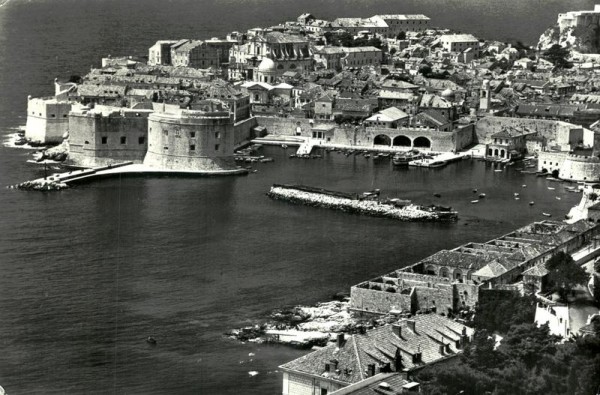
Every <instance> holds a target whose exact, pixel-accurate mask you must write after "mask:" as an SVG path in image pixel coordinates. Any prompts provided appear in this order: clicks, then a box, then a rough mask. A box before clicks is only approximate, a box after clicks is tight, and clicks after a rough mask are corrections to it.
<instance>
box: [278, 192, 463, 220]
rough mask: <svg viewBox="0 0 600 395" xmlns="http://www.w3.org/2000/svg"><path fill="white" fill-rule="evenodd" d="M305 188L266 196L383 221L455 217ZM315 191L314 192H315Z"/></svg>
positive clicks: (443, 210)
mask: <svg viewBox="0 0 600 395" xmlns="http://www.w3.org/2000/svg"><path fill="white" fill-rule="evenodd" d="M306 189H308V187H295V186H287V185H273V186H272V187H271V189H270V191H269V192H268V193H267V196H269V197H270V198H272V199H277V200H284V201H288V202H292V203H300V204H305V205H308V206H313V207H324V208H330V209H334V210H341V211H345V212H350V213H357V214H366V215H371V216H376V217H386V218H392V219H397V220H401V221H437V220H455V219H457V218H458V215H457V213H456V212H455V211H452V210H451V209H449V208H442V207H436V206H432V207H423V206H420V205H416V204H412V203H411V204H406V205H397V204H395V203H394V200H389V201H388V202H385V203H382V202H380V201H379V200H367V199H363V200H361V199H358V198H357V199H351V198H349V197H344V196H340V195H341V194H337V196H334V195H332V194H328V193H326V192H323V193H319V192H316V191H315V192H313V191H308V190H306ZM315 190H316V189H315Z"/></svg>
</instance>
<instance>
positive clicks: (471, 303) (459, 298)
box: [452, 283, 479, 310]
mask: <svg viewBox="0 0 600 395" xmlns="http://www.w3.org/2000/svg"><path fill="white" fill-rule="evenodd" d="M452 289H453V297H454V309H455V310H456V309H459V308H461V307H471V308H474V307H475V306H476V305H477V302H479V287H478V286H477V285H475V284H465V283H454V284H452Z"/></svg>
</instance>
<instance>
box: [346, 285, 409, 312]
mask: <svg viewBox="0 0 600 395" xmlns="http://www.w3.org/2000/svg"><path fill="white" fill-rule="evenodd" d="M365 286H368V287H369V288H364V287H365ZM377 288H379V289H382V290H378V289H377ZM387 288H395V287H393V286H386V285H385V284H380V283H371V282H367V283H362V284H360V285H357V286H353V287H352V288H351V289H350V308H351V309H355V310H360V311H365V312H372V313H379V314H386V313H388V312H389V311H390V310H403V311H411V307H412V302H411V295H410V293H399V292H393V293H392V292H387V291H385V290H383V289H387Z"/></svg>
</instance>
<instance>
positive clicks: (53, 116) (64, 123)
mask: <svg viewBox="0 0 600 395" xmlns="http://www.w3.org/2000/svg"><path fill="white" fill-rule="evenodd" d="M69 111H71V103H69V102H61V101H57V100H56V99H54V98H48V99H44V98H34V99H32V98H29V99H28V101H27V124H26V126H25V138H26V139H29V140H31V141H35V142H41V143H50V144H58V143H60V142H62V141H63V135H64V134H65V133H66V132H67V131H68V130H69V116H68V114H69Z"/></svg>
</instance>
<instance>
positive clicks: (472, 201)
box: [471, 200, 479, 204]
mask: <svg viewBox="0 0 600 395" xmlns="http://www.w3.org/2000/svg"><path fill="white" fill-rule="evenodd" d="M471 203H473V204H475V203H479V200H471Z"/></svg>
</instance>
